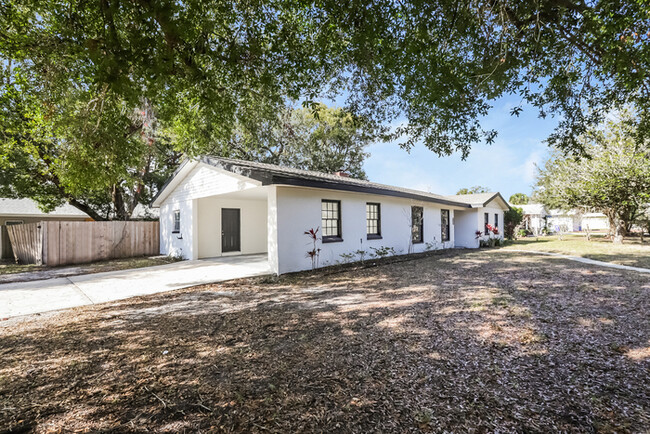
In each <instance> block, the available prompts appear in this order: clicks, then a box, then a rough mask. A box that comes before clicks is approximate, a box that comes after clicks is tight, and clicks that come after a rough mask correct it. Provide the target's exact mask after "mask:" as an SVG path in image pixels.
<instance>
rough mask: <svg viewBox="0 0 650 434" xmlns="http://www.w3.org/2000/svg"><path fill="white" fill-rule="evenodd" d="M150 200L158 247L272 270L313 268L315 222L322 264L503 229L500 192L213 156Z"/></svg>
mask: <svg viewBox="0 0 650 434" xmlns="http://www.w3.org/2000/svg"><path fill="white" fill-rule="evenodd" d="M152 206H154V207H159V208H160V253H162V254H175V255H180V256H182V257H184V258H187V259H198V258H209V257H216V256H225V255H245V254H252V253H267V255H268V260H269V264H270V267H271V269H272V270H273V271H274V272H276V273H278V274H281V273H287V272H292V271H299V270H305V269H309V268H311V259H310V258H309V255H308V252H309V251H310V250H311V249H312V244H311V242H310V240H309V238H308V237H307V236H306V235H305V231H308V230H310V229H316V228H320V230H319V232H318V233H319V236H321V237H322V240H321V241H319V242H318V246H317V247H318V248H320V249H321V250H320V258H319V263H320V265H321V266H323V265H331V264H334V263H336V262H337V261H339V260H341V255H347V254H354V252H356V251H358V250H363V251H366V252H367V253H368V254H370V253H372V249H371V248H373V247H374V248H380V247H390V248H393V249H394V250H395V251H396V252H398V253H411V252H423V251H425V250H429V249H442V248H452V247H478V243H479V241H478V239H477V238H476V231H481V232H484V228H485V224H484V222H489V224H491V225H494V226H497V227H499V228H501V227H502V223H503V211H504V210H507V209H508V204H507V203H506V202H505V201H504V200H503V198H502V197H501V195H500V194H498V193H491V194H485V195H476V196H475V197H473V198H469V197H467V196H440V195H436V194H431V193H426V192H422V191H417V190H409V189H404V188H399V187H391V186H388V185H383V184H377V183H373V182H368V181H362V180H358V179H353V178H349V177H347V176H345V174H324V173H319V172H310V171H304V170H296V169H291V168H286V167H280V166H275V165H271V164H262V163H254V162H247V161H240V160H231V159H226V158H216V157H202V158H200V159H196V160H186V161H185V162H183V164H182V165H181V166H180V167H179V168H178V169H177V171H176V172H175V174H174V175H173V176H172V177H171V178H170V179H169V180H168V181H167V183H166V184H165V185H164V186H163V188H162V189H161V190H160V192H159V193H158V195H157V196H156V197H155V198H154V200H153V202H152ZM486 215H487V218H486V217H485V216H486ZM498 236H499V237H501V238H502V237H503V235H501V234H499V235H498Z"/></svg>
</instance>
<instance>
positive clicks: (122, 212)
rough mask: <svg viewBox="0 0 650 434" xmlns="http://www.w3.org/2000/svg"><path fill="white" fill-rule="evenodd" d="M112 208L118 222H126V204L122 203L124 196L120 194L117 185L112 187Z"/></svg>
mask: <svg viewBox="0 0 650 434" xmlns="http://www.w3.org/2000/svg"><path fill="white" fill-rule="evenodd" d="M112 196H113V207H114V208H115V217H116V218H117V219H118V220H128V218H129V216H128V215H127V212H126V204H125V203H124V195H123V194H122V188H121V187H118V186H117V185H113V192H112Z"/></svg>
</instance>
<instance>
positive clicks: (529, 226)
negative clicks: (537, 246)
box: [511, 203, 546, 235]
mask: <svg viewBox="0 0 650 434" xmlns="http://www.w3.org/2000/svg"><path fill="white" fill-rule="evenodd" d="M511 206H516V207H518V208H521V209H522V210H523V212H524V218H523V220H522V222H521V227H522V228H524V229H526V230H527V231H530V232H532V233H533V235H539V234H541V233H542V229H544V227H545V226H546V209H544V205H542V204H540V203H529V204H526V205H511Z"/></svg>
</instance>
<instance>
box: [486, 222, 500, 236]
mask: <svg viewBox="0 0 650 434" xmlns="http://www.w3.org/2000/svg"><path fill="white" fill-rule="evenodd" d="M487 230H488V231H490V232H492V233H493V234H494V235H499V228H498V227H496V226H492V225H490V224H488V225H487Z"/></svg>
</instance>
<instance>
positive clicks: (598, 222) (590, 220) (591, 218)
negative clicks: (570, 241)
mask: <svg viewBox="0 0 650 434" xmlns="http://www.w3.org/2000/svg"><path fill="white" fill-rule="evenodd" d="M581 226H582V229H583V230H584V229H586V228H589V230H592V231H602V230H609V219H608V218H607V216H606V215H605V214H603V213H602V212H588V213H585V214H583V215H582V222H581Z"/></svg>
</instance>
